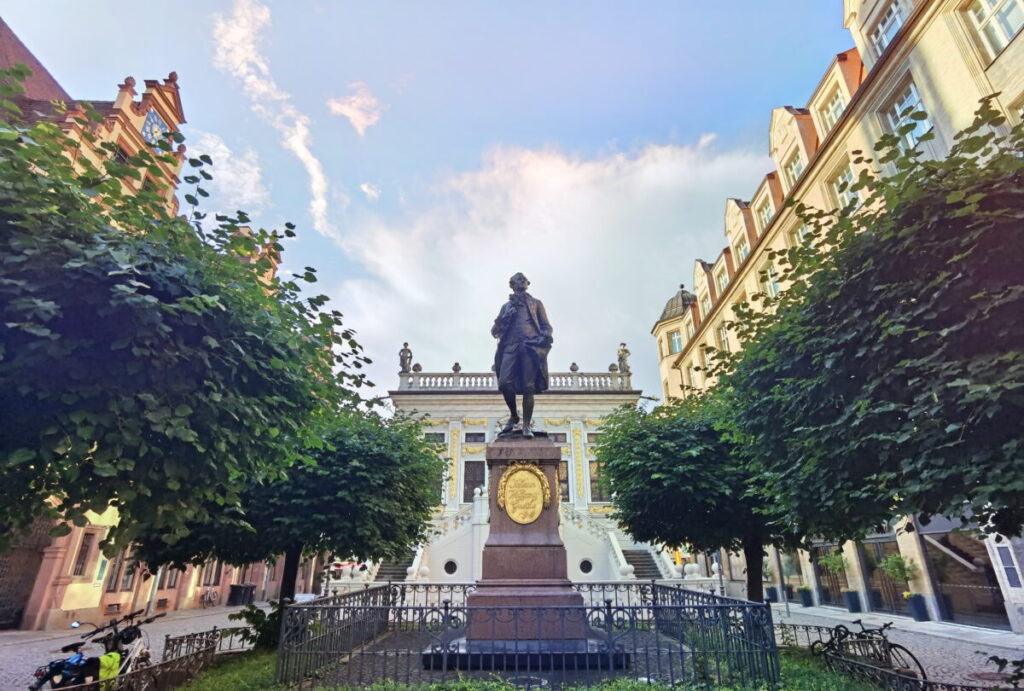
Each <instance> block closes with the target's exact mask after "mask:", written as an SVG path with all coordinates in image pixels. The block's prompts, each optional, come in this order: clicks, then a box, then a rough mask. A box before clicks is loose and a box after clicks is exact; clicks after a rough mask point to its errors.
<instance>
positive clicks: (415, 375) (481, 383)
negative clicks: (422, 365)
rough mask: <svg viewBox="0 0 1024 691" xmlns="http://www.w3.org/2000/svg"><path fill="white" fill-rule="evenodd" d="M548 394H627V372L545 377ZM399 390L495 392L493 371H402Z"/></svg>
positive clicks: (630, 386) (576, 373) (630, 383)
mask: <svg viewBox="0 0 1024 691" xmlns="http://www.w3.org/2000/svg"><path fill="white" fill-rule="evenodd" d="M548 386H549V390H550V391H630V390H632V382H631V375H630V373H629V372H625V373H623V372H554V373H552V374H550V375H548ZM398 390H399V391H474V392H477V391H488V392H490V391H494V392H497V390H498V380H497V377H495V375H494V373H493V372H402V373H401V374H399V375H398Z"/></svg>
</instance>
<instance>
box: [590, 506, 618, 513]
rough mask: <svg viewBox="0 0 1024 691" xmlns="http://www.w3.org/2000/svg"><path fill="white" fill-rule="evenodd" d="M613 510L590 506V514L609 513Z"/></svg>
mask: <svg viewBox="0 0 1024 691" xmlns="http://www.w3.org/2000/svg"><path fill="white" fill-rule="evenodd" d="M614 510H615V507H613V506H591V507H590V513H611V512H612V511H614Z"/></svg>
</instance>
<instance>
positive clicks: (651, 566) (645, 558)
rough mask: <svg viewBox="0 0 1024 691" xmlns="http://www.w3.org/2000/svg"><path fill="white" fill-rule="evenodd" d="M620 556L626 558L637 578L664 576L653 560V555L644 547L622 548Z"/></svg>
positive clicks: (644, 579)
mask: <svg viewBox="0 0 1024 691" xmlns="http://www.w3.org/2000/svg"><path fill="white" fill-rule="evenodd" d="M622 556H623V557H625V558H626V563H628V564H629V565H630V566H632V567H633V576H635V577H636V579H637V580H641V581H646V580H650V579H652V578H655V579H657V578H664V577H665V576H664V575H663V574H662V573H661V569H659V568H658V563H657V562H656V561H654V555H652V554H651V553H650V552H649V551H647V550H645V549H624V550H622Z"/></svg>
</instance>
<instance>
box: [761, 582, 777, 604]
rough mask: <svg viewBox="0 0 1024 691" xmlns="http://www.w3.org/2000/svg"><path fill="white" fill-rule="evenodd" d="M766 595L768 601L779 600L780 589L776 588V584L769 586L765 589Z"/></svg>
mask: <svg viewBox="0 0 1024 691" xmlns="http://www.w3.org/2000/svg"><path fill="white" fill-rule="evenodd" d="M764 596H765V599H767V600H768V602H778V601H779V589H778V588H776V587H775V586H774V585H770V586H768V587H767V588H765V589H764Z"/></svg>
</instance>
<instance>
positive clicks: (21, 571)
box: [0, 19, 318, 629]
mask: <svg viewBox="0 0 1024 691" xmlns="http://www.w3.org/2000/svg"><path fill="white" fill-rule="evenodd" d="M19 63H20V64H23V65H25V66H26V67H28V68H29V70H30V71H31V75H30V76H29V77H28V78H27V79H26V80H25V82H24V84H23V86H24V93H23V94H21V95H20V96H18V97H15V98H13V99H11V100H12V101H13V102H14V104H15V105H17V106H18V108H19V109H20V110H21V112H22V117H23V120H24V122H26V123H27V124H33V123H36V122H40V121H50V122H53V123H55V124H57V125H58V126H59V127H60V128H61V130H62V131H63V132H64V133H65V134H66V135H67V136H68V137H69V138H70V139H72V140H73V141H74V142H75V143H76V146H75V148H73V149H71V150H69V152H68V155H69V156H71V157H73V158H74V159H75V160H78V159H79V157H85V158H88V159H90V160H91V161H92V163H93V164H94V165H98V164H99V163H100V161H101V160H102V159H103V158H106V157H107V156H109V155H110V154H109V153H108V152H107V151H106V150H104V149H103V148H101V146H100V145H101V144H102V143H104V142H109V143H112V144H113V145H114V146H115V150H116V153H115V154H114V155H115V156H116V157H118V158H123V159H125V160H127V159H128V158H130V157H131V156H133V155H134V154H136V153H137V152H139V151H140V150H142V149H143V148H145V147H153V146H154V145H155V144H156V142H157V141H159V139H160V138H161V137H163V136H164V134H165V133H168V132H174V131H177V130H178V128H179V127H180V126H181V125H182V124H184V122H185V115H184V111H183V108H182V102H181V96H180V89H179V86H178V77H177V75H176V74H175V73H173V72H172V73H171V74H170V75H168V77H167V78H166V79H163V80H155V79H153V80H151V79H147V80H145V81H144V82H143V84H141V85H140V84H138V83H137V82H136V80H135V79H134V78H132V77H126V78H125V79H124V81H123V82H122V83H121V84H118V85H117V86H116V90H114V91H113V99H112V100H86V99H75V98H72V96H71V95H70V94H69V93H68V92H67V91H66V90H65V89H64V87H62V86H61V85H60V83H59V82H58V81H57V80H56V79H55V78H54V77H53V75H52V74H51V73H50V72H49V71H48V70H47V69H46V67H44V66H43V65H42V64H41V63H40V62H39V60H38V59H37V58H36V57H35V55H33V54H32V52H31V51H30V50H29V49H28V48H27V47H26V46H25V45H24V43H23V42H22V41H21V40H20V39H19V38H18V36H17V35H16V34H15V33H14V31H13V30H12V29H11V27H10V26H9V25H8V24H7V23H6V22H4V21H3V19H0V69H9V68H11V67H13V66H14V65H16V64H19ZM87 107H88V108H92V109H94V110H95V111H96V112H97V113H98V114H99V115H100V116H101V117H102V122H99V123H94V124H91V125H90V132H91V134H92V135H93V136H94V137H95V139H94V140H93V141H90V139H89V138H86V137H83V134H84V131H83V129H82V125H81V124H80V123H79V122H77V120H78V119H81V118H82V116H83V115H85V112H86V108H87ZM174 160H175V164H174V165H171V164H169V163H165V162H158V163H157V164H156V169H157V170H158V171H159V174H157V173H156V172H154V171H147V172H146V173H145V175H144V176H143V177H142V178H141V179H140V180H139V181H137V182H129V183H126V184H132V185H135V186H136V189H139V188H141V187H142V186H145V185H151V186H153V188H154V189H155V190H156V191H157V192H158V193H159V194H160V195H161V196H163V198H164V199H165V200H166V204H167V208H168V210H169V211H170V212H171V213H175V212H177V208H178V200H177V198H176V196H175V193H176V189H177V184H178V173H179V172H180V170H181V166H182V164H183V162H184V160H185V148H184V146H183V145H178V146H176V147H175V151H174ZM117 520H118V516H117V511H116V509H113V508H111V509H108V510H107V511H105V512H103V513H102V514H95V513H90V514H89V521H88V523H87V524H86V525H83V526H72V527H71V532H70V533H69V534H67V535H64V536H62V537H58V538H51V537H50V536H49V531H50V528H51V527H52V524H51V523H49V522H46V521H41V522H39V523H38V524H37V525H36V526H34V529H33V530H32V532H31V533H29V534H28V535H25V536H23V537H20V538H18V539H16V540H15V542H14V545H13V547H12V549H11V550H9V551H8V552H6V553H4V554H0V629H3V628H18V627H20V628H23V629H47V628H49V629H54V628H56V629H60V628H66V627H67V626H68V625H69V624H70V622H72V621H74V620H76V619H77V620H82V621H90V622H92V623H100V622H102V621H103V620H104V618H105V617H106V618H109V616H110V615H112V614H116V613H118V612H121V613H125V612H128V611H134V610H136V609H139V608H140V607H149V608H151V609H153V610H156V611H171V610H176V609H190V608H194V607H201V606H204V605H208V604H211V603H224V602H225V601H226V600H227V596H228V593H229V589H230V586H231V585H233V584H236V583H250V582H251V583H255V584H256V585H257V588H256V596H257V598H261V599H268V598H272V597H275V596H276V593H277V592H279V589H280V584H281V576H282V574H281V571H282V570H283V563H280V562H279V563H277V564H276V565H275V566H272V567H269V568H268V567H267V566H266V565H263V564H254V565H250V566H247V567H241V568H235V567H232V566H230V565H226V564H220V563H217V562H214V563H211V564H208V565H206V566H204V567H202V568H191V567H190V568H188V569H186V570H184V571H178V570H174V569H166V570H165V569H161V570H159V571H157V572H155V573H149V572H147V571H146V569H145V567H144V566H143V567H141V568H139V569H132V568H130V562H129V561H128V559H127V555H126V554H121V555H118V556H116V557H115V558H113V559H107V558H106V557H105V556H104V555H103V554H102V553H101V551H100V548H99V543H100V542H101V541H102V540H103V539H104V538H105V537H106V534H107V531H108V530H109V528H110V527H111V526H113V525H114V524H116V522H117ZM317 568H318V567H317V564H316V562H315V561H313V560H308V561H306V562H304V563H303V564H302V566H301V568H300V573H299V579H298V584H297V588H296V591H297V592H310V591H311V590H312V589H313V584H314V581H315V580H316V577H317Z"/></svg>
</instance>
